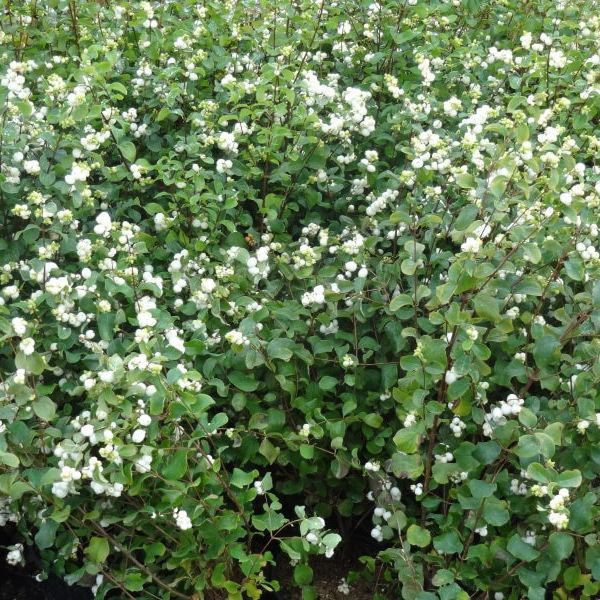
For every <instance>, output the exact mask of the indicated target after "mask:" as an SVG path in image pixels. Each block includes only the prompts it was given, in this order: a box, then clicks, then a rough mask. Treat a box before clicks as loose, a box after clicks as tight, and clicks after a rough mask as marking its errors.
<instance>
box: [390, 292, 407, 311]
mask: <svg viewBox="0 0 600 600" xmlns="http://www.w3.org/2000/svg"><path fill="white" fill-rule="evenodd" d="M412 303H413V299H412V298H411V297H410V296H409V295H408V294H398V295H397V296H394V297H393V298H392V301H391V302H390V310H391V311H392V312H395V311H397V310H399V309H401V308H402V307H404V306H412Z"/></svg>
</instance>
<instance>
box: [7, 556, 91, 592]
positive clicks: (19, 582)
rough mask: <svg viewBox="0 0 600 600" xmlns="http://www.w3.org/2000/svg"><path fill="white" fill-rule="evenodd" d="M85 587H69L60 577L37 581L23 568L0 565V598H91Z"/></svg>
mask: <svg viewBox="0 0 600 600" xmlns="http://www.w3.org/2000/svg"><path fill="white" fill-rule="evenodd" d="M91 598H92V595H91V593H90V591H89V590H86V589H85V588H81V587H77V586H73V587H70V586H68V585H67V584H66V583H64V582H62V581H61V580H60V579H56V578H50V579H48V580H46V581H42V582H39V583H38V582H37V581H36V580H35V579H34V575H30V574H28V573H27V571H26V570H25V569H22V570H17V569H15V568H11V567H9V566H8V565H7V566H6V567H5V566H4V565H2V566H1V567H0V600H91Z"/></svg>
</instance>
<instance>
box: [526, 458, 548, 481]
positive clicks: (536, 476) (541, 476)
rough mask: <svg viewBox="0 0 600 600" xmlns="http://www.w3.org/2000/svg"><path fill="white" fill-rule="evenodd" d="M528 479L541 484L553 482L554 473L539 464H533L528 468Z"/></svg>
mask: <svg viewBox="0 0 600 600" xmlns="http://www.w3.org/2000/svg"><path fill="white" fill-rule="evenodd" d="M527 477H529V479H533V480H534V481H539V482H540V483H549V482H550V481H552V472H551V471H550V469H547V468H546V467H544V466H543V465H541V464H540V463H538V462H533V463H531V464H530V465H529V466H528V467H527Z"/></svg>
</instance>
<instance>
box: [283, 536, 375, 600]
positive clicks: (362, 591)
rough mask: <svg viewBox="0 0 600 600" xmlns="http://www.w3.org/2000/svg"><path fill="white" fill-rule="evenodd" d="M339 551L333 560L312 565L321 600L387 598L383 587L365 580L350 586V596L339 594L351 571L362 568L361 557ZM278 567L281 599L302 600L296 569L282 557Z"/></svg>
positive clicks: (318, 559) (318, 597) (324, 560)
mask: <svg viewBox="0 0 600 600" xmlns="http://www.w3.org/2000/svg"><path fill="white" fill-rule="evenodd" d="M345 550H346V551H344V548H341V549H338V550H337V551H336V553H335V554H334V555H333V556H332V557H331V558H325V557H321V556H319V557H315V559H314V560H313V561H311V563H310V566H311V567H312V569H313V574H314V577H313V585H314V587H315V588H316V590H317V599H318V600H373V598H374V597H375V592H376V591H377V592H378V593H379V594H381V596H382V597H386V596H385V587H384V585H381V584H380V585H378V586H377V590H375V583H373V582H368V581H366V580H365V579H364V578H363V577H361V578H360V579H359V580H358V581H357V582H355V583H352V584H350V593H349V594H348V595H344V594H342V593H341V592H338V589H337V588H338V585H339V584H340V581H341V579H342V578H343V577H345V578H346V580H348V573H349V572H350V571H355V572H356V571H359V572H362V571H363V569H364V565H362V564H361V563H360V562H359V560H358V558H359V556H360V554H356V553H352V552H351V551H350V549H345ZM278 562H279V564H278V566H277V568H276V569H275V570H274V573H273V577H274V578H275V579H277V580H278V581H279V583H280V584H281V591H280V597H281V599H282V600H301V599H302V593H301V591H300V590H299V589H298V587H297V586H296V585H295V584H294V579H293V569H292V568H291V567H289V566H288V565H287V564H286V561H285V558H284V557H283V556H282V557H280V558H279V561H278Z"/></svg>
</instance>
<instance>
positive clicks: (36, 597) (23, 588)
mask: <svg viewBox="0 0 600 600" xmlns="http://www.w3.org/2000/svg"><path fill="white" fill-rule="evenodd" d="M0 533H4V535H3V536H0V545H1V546H5V545H8V544H12V543H14V542H15V541H16V540H15V539H12V538H13V536H12V535H10V534H9V532H8V531H6V530H5V531H4V532H0ZM7 534H9V535H7ZM7 538H8V539H7ZM355 542H356V543H354V544H352V545H350V544H347V545H345V546H344V545H342V546H341V547H340V548H338V549H337V550H336V552H335V554H334V556H333V557H331V558H329V559H328V558H325V557H315V558H314V560H312V561H311V563H310V565H311V567H312V569H313V574H314V577H313V585H314V587H315V589H316V592H317V600H349V599H352V600H373V597H374V596H375V591H377V592H378V593H379V594H380V595H381V596H382V597H386V596H385V590H384V589H383V588H382V586H381V585H380V586H378V587H377V590H375V587H376V586H375V584H374V583H373V582H369V581H366V580H365V579H364V578H362V577H361V578H360V579H359V580H358V581H357V582H355V583H352V584H350V591H349V594H348V595H345V594H343V593H342V592H340V591H338V586H339V585H340V583H341V580H342V578H345V579H346V580H348V574H349V573H350V572H352V571H354V572H357V571H358V572H363V569H364V567H363V565H362V564H361V563H360V561H359V557H360V556H361V555H363V554H369V549H368V548H367V547H365V546H368V543H367V544H362V543H360V541H359V540H355ZM28 550H29V552H28ZM26 559H27V564H26V566H25V567H13V566H10V565H8V564H7V563H6V562H5V560H4V553H3V552H0V600H92V594H91V592H90V590H89V589H87V588H83V587H80V586H69V585H67V584H66V583H64V582H63V581H61V580H60V579H59V578H57V577H54V576H51V577H49V578H48V579H47V580H46V581H42V582H38V581H36V580H35V575H36V573H37V572H38V569H37V568H36V567H35V564H36V562H38V561H39V559H38V558H37V557H36V556H34V555H32V554H31V549H26ZM36 559H37V560H36ZM277 563H278V564H277V566H276V567H274V568H273V570H272V572H271V573H270V574H269V578H270V579H276V580H277V581H279V583H280V585H281V588H280V591H279V592H277V593H274V594H264V596H263V597H264V598H265V600H269V599H272V600H301V598H302V593H301V591H300V590H299V588H298V587H297V586H296V585H295V583H294V578H293V567H291V566H290V565H289V562H288V561H287V560H286V557H285V556H283V555H279V556H278V560H277Z"/></svg>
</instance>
